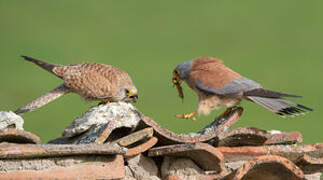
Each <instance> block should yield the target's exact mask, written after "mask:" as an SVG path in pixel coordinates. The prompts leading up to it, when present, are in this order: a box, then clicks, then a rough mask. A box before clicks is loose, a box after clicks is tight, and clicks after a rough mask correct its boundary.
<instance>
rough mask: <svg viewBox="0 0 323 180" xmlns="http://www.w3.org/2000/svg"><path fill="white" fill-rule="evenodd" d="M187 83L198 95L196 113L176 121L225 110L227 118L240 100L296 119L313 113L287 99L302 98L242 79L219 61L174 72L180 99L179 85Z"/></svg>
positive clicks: (202, 62) (199, 62)
mask: <svg viewBox="0 0 323 180" xmlns="http://www.w3.org/2000/svg"><path fill="white" fill-rule="evenodd" d="M182 81H184V82H186V83H187V85H188V86H189V87H190V88H192V89H193V90H194V91H195V92H196V94H197V95H198V105H197V110H196V111H195V112H192V113H189V114H179V115H176V117H177V118H184V119H192V120H195V119H196V118H195V117H194V115H195V114H196V113H197V114H201V113H202V114H205V115H207V114H209V113H210V112H211V110H213V109H215V108H219V107H226V108H227V110H226V111H225V112H224V113H222V114H221V115H220V117H224V116H225V115H227V114H228V113H230V112H231V110H232V108H234V107H236V106H237V105H238V104H239V103H240V101H241V100H243V99H244V100H249V101H252V102H255V103H257V104H259V105H261V106H263V107H264V108H266V109H268V110H270V111H272V112H274V113H276V114H278V115H280V116H293V115H298V114H302V113H304V112H306V111H312V109H311V108H308V107H305V106H303V105H300V104H297V103H295V102H292V101H289V100H286V99H284V97H300V96H297V95H292V94H286V93H281V92H277V91H272V90H268V89H264V88H262V86H261V85H260V84H259V83H257V82H255V81H253V80H250V79H248V78H245V77H243V76H241V75H240V74H238V73H236V72H234V71H233V70H231V69H230V68H228V67H226V66H225V65H224V64H222V61H221V60H220V59H216V58H213V57H200V58H196V59H193V60H191V61H187V62H184V63H181V64H179V65H178V66H177V67H176V68H175V69H174V71H173V84H174V85H176V87H177V90H178V92H179V97H180V98H182V99H183V98H184V96H183V91H182V88H181V86H180V83H181V82H182Z"/></svg>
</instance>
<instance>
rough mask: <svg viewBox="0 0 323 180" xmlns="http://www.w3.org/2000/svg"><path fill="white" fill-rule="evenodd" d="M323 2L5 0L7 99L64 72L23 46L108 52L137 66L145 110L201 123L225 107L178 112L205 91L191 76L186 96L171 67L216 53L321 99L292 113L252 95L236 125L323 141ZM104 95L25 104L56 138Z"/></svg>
mask: <svg viewBox="0 0 323 180" xmlns="http://www.w3.org/2000/svg"><path fill="white" fill-rule="evenodd" d="M322 9H323V1H319V0H313V1H301V0H297V1H280V0H274V1H256V0H254V1H251V0H246V1H233V0H226V1H224V0H223V1H217V0H212V1H211V0H206V1H184V0H181V1H170V0H164V1H149V0H142V1H132V0H123V1H85V0H70V1H62V0H61V1H42V0H39V1H34V0H30V1H18V0H11V1H6V0H0V28H1V29H0V37H1V42H0V76H1V78H0V82H1V88H0V109H1V110H2V111H4V110H5V111H8V110H15V109H16V108H18V107H19V106H22V105H24V104H26V103H28V102H29V101H31V100H33V99H35V98H37V97H39V96H40V95H42V94H44V93H46V92H47V91H49V90H51V89H53V88H55V87H56V86H58V85H59V84H60V83H61V82H62V81H61V80H60V79H58V78H56V77H55V76H53V75H51V74H49V73H47V72H45V71H43V70H41V69H40V68H38V67H36V66H35V65H33V64H31V63H28V62H26V61H23V60H22V58H20V57H19V56H20V55H28V56H31V57H36V58H39V59H43V60H46V61H48V62H51V63H57V64H78V63H81V62H84V61H90V62H100V63H105V64H111V65H114V66H117V67H119V68H121V69H123V70H125V71H126V72H128V73H129V74H130V75H131V76H132V79H133V81H134V83H135V84H136V86H137V88H138V89H139V96H140V99H139V101H138V103H137V104H135V105H136V106H137V107H138V108H139V109H140V110H141V111H142V112H143V113H144V114H146V115H148V116H151V117H152V118H153V119H155V120H156V121H157V122H158V123H160V124H161V125H162V126H163V127H166V128H168V129H170V130H173V131H175V132H177V133H188V132H195V131H197V130H200V129H201V128H202V127H204V126H205V125H207V124H209V123H210V122H211V121H212V119H213V117H214V116H216V115H217V114H219V113H221V112H222V111H223V110H224V109H221V110H220V111H214V112H213V113H212V114H211V115H210V116H207V117H205V116H201V117H200V118H199V119H198V120H197V121H190V120H181V119H175V118H174V115H175V114H177V113H184V112H191V111H193V110H195V108H196V104H197V103H196V102H197V98H196V96H195V94H194V93H193V92H192V91H191V90H190V89H189V88H188V87H187V86H185V87H184V93H185V96H186V97H185V99H184V102H183V103H182V101H181V100H180V99H179V98H178V97H177V91H176V89H175V88H173V87H172V84H171V76H172V74H171V72H172V70H173V68H174V67H175V66H176V65H177V64H179V63H181V62H183V61H186V60H190V59H192V58H194V57H199V56H214V57H218V58H221V59H223V61H224V63H225V64H226V65H228V66H229V67H231V68H232V69H233V70H236V71H237V72H239V73H240V74H242V75H244V76H246V77H248V78H251V79H253V80H255V81H258V82H260V83H262V84H263V86H264V87H265V88H270V89H273V90H281V91H283V92H288V93H294V94H298V95H302V96H303V97H304V98H302V99H295V100H296V101H297V102H299V103H301V104H304V105H307V106H309V107H312V108H314V109H315V111H314V112H312V113H309V114H307V115H306V116H301V117H296V118H293V119H283V118H280V117H278V116H276V115H275V114H273V113H271V112H269V111H267V110H265V109H264V108H262V107H260V106H258V105H256V104H253V103H250V102H244V103H242V105H243V107H244V109H245V112H244V114H243V116H242V118H241V119H240V120H239V122H238V123H237V124H236V125H235V127H246V126H252V127H258V128H262V129H277V130H281V131H299V132H301V133H302V134H303V138H304V142H305V143H316V142H322V140H323V133H322V129H323V126H322V124H323V121H322V116H323V112H322V111H321V107H322V106H323V98H322V89H323V83H322V81H323V80H322V79H323V69H322V68H323V49H322V42H323V20H322V19H323V11H322ZM96 104H97V102H95V103H87V102H85V101H83V100H82V99H81V98H80V97H79V96H78V95H75V94H69V95H66V96H64V97H62V98H59V99H58V100H56V101H54V102H52V103H50V104H48V105H47V106H45V107H43V108H41V109H39V110H37V111H34V112H31V113H27V114H24V115H23V118H24V119H25V124H24V127H25V129H26V130H28V131H32V132H34V133H35V134H37V135H39V136H40V137H41V139H42V141H43V142H47V141H48V140H50V139H53V138H56V137H58V136H60V134H61V132H62V131H63V129H64V128H65V127H66V126H67V125H69V124H70V123H71V122H72V120H73V119H74V118H75V117H77V116H79V115H81V114H82V112H84V111H86V110H87V109H88V108H89V107H91V106H93V105H96Z"/></svg>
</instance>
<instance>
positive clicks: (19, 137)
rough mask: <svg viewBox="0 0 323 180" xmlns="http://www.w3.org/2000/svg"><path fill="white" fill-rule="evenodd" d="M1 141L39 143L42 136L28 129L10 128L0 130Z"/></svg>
mask: <svg viewBox="0 0 323 180" xmlns="http://www.w3.org/2000/svg"><path fill="white" fill-rule="evenodd" d="M0 142H11V143H22V144H24V143H26V144H27V143H31V144H39V143H40V138H39V137H38V136H36V135H35V134H33V133H31V132H28V131H24V130H19V129H14V128H8V129H6V130H3V131H1V132H0Z"/></svg>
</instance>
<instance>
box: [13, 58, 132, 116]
mask: <svg viewBox="0 0 323 180" xmlns="http://www.w3.org/2000/svg"><path fill="white" fill-rule="evenodd" d="M23 57H24V58H25V59H26V60H28V61H31V62H33V63H35V64H37V65H38V66H40V67H42V68H43V69H45V70H47V71H49V72H51V73H53V74H54V75H56V76H58V77H59V78H61V79H63V81H64V83H63V85H60V86H59V88H56V89H54V90H53V91H51V92H49V93H47V94H45V95H43V96H42V97H40V98H38V99H36V100H35V101H33V102H32V103H29V104H27V105H25V106H24V107H22V108H20V109H18V110H17V111H16V113H23V112H28V111H31V110H34V109H37V108H39V107H41V106H43V105H45V104H47V103H48V102H50V101H52V100H54V99H56V98H58V97H59V96H61V95H63V94H66V93H68V92H74V93H77V94H79V95H80V96H81V97H83V98H84V99H85V100H99V101H102V102H108V101H109V102H115V101H125V102H129V101H135V100H136V98H137V97H138V96H137V89H136V87H135V85H134V84H133V82H132V80H131V78H130V76H129V75H128V74H127V73H126V72H124V71H122V70H120V69H118V68H116V67H113V66H111V65H105V64H98V63H83V64H79V65H68V66H62V65H54V64H49V63H46V62H43V61H40V60H37V59H34V58H31V57H27V56H23ZM57 89H58V90H57ZM53 93H54V94H56V96H52V95H51V94H53ZM58 94H59V96H58ZM49 97H50V98H49ZM53 97H55V98H53ZM45 102H46V103H45Z"/></svg>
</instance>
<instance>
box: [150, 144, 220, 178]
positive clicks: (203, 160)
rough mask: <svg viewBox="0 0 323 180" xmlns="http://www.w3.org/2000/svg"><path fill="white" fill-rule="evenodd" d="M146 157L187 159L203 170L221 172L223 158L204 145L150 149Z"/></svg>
mask: <svg viewBox="0 0 323 180" xmlns="http://www.w3.org/2000/svg"><path fill="white" fill-rule="evenodd" d="M148 156H175V157H188V158H191V159H192V160H194V162H196V163H197V164H198V165H199V166H200V167H202V168H203V169H204V170H210V171H216V172H218V173H219V172H222V171H226V170H225V168H224V166H223V162H222V161H223V156H222V154H221V152H219V151H217V150H216V149H215V148H214V147H213V146H211V145H209V144H205V143H190V144H177V145H168V146H161V147H156V148H152V149H150V150H149V151H148Z"/></svg>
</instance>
